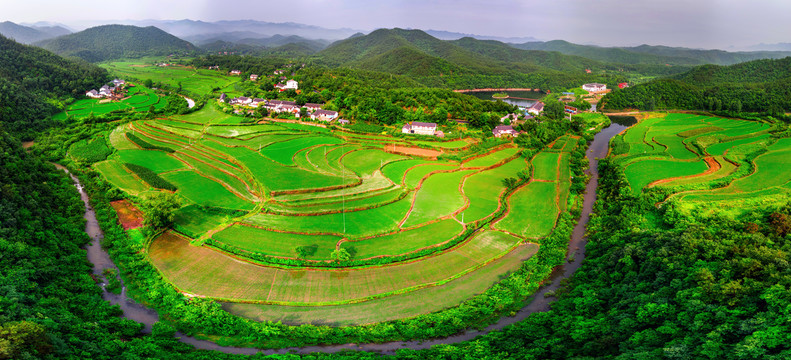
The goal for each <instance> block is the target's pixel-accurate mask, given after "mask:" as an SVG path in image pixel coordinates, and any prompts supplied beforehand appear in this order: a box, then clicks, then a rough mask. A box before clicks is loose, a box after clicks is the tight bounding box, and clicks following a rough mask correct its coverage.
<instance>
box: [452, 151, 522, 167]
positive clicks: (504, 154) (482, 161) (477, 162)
mask: <svg viewBox="0 0 791 360" xmlns="http://www.w3.org/2000/svg"><path fill="white" fill-rule="evenodd" d="M518 152H519V148H505V149H502V150H498V151H495V152H493V153H491V154H488V155H485V156H481V157H479V158H477V159H472V160H470V161H467V162H465V163H464V167H467V168H475V167H488V166H492V165H494V164H497V163H499V162H501V161H503V160H505V159H507V158H509V157H512V156H514V155H516V153H518Z"/></svg>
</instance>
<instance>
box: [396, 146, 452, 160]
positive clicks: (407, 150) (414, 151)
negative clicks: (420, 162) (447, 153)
mask: <svg viewBox="0 0 791 360" xmlns="http://www.w3.org/2000/svg"><path fill="white" fill-rule="evenodd" d="M384 150H385V151H386V152H392V153H398V154H406V155H417V156H423V157H430V158H436V157H437V156H439V155H441V154H442V152H441V151H437V150H431V149H423V148H418V147H409V146H395V145H394V146H390V145H388V146H385V148H384Z"/></svg>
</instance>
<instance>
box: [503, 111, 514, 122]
mask: <svg viewBox="0 0 791 360" xmlns="http://www.w3.org/2000/svg"><path fill="white" fill-rule="evenodd" d="M517 116H518V115H516V114H513V113H512V114H508V115H506V116H503V117H501V118H500V122H505V121H506V120H509V121H511V122H514V121H516V119H517Z"/></svg>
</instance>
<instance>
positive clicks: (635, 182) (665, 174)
mask: <svg viewBox="0 0 791 360" xmlns="http://www.w3.org/2000/svg"><path fill="white" fill-rule="evenodd" d="M706 169H707V167H706V163H705V162H703V161H695V162H685V161H674V160H642V161H637V162H634V163H631V164H629V166H627V167H626V168H625V169H624V174H625V175H626V179H627V180H628V181H629V186H630V187H631V188H632V191H633V192H634V193H635V194H639V193H640V192H641V191H642V190H643V188H644V187H645V186H646V185H648V184H650V183H652V182H654V181H657V180H662V179H669V178H674V177H680V176H690V175H695V174H700V173H702V172H704V171H706Z"/></svg>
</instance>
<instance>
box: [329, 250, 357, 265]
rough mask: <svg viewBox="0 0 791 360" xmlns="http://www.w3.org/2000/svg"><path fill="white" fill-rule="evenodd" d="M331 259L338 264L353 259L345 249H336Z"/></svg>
mask: <svg viewBox="0 0 791 360" xmlns="http://www.w3.org/2000/svg"><path fill="white" fill-rule="evenodd" d="M330 258H332V260H335V261H336V262H341V261H346V260H349V259H351V258H352V255H351V254H349V252H348V251H346V249H344V248H340V249H336V250H334V251H333V252H332V254H330Z"/></svg>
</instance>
